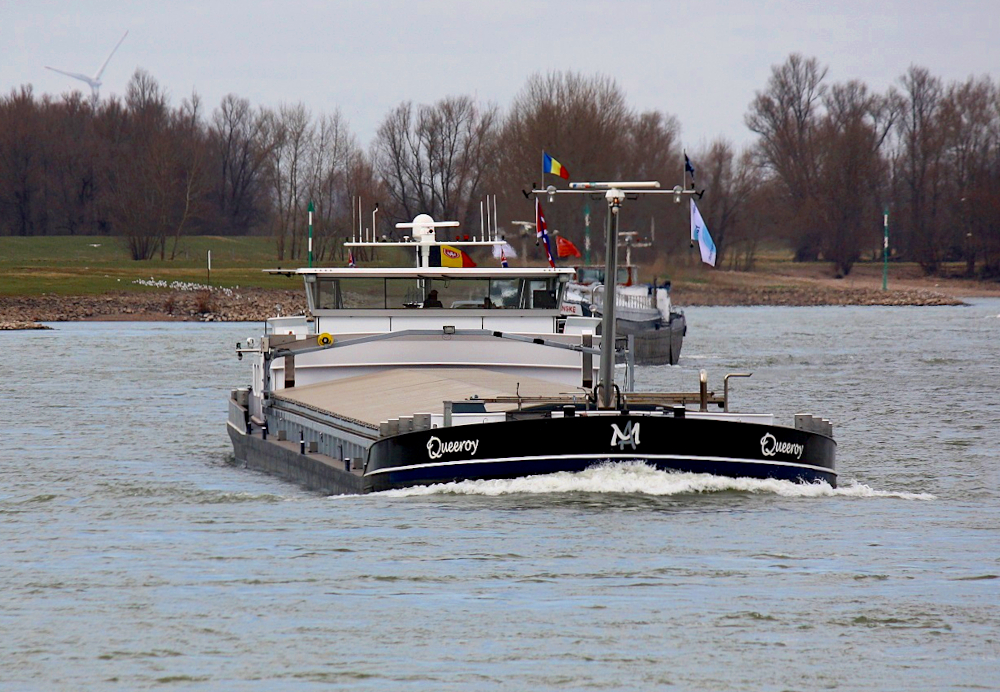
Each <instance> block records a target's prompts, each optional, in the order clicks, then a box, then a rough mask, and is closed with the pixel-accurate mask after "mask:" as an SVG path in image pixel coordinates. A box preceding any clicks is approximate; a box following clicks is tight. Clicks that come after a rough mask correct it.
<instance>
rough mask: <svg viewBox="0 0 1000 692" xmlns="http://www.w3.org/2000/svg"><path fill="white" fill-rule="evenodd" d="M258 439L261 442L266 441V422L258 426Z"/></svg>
mask: <svg viewBox="0 0 1000 692" xmlns="http://www.w3.org/2000/svg"><path fill="white" fill-rule="evenodd" d="M260 438H261V439H262V440H266V439H267V421H264V425H262V426H260Z"/></svg>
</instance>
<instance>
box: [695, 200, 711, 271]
mask: <svg viewBox="0 0 1000 692" xmlns="http://www.w3.org/2000/svg"><path fill="white" fill-rule="evenodd" d="M691 242H692V243H695V242H697V243H698V249H699V250H701V261H702V262H704V263H705V264H711V265H712V266H713V267H714V266H715V242H714V241H713V240H712V235H711V234H710V233H709V232H708V226H706V225H705V219H703V218H701V212H700V211H698V205H697V204H695V203H694V200H693V199H692V200H691Z"/></svg>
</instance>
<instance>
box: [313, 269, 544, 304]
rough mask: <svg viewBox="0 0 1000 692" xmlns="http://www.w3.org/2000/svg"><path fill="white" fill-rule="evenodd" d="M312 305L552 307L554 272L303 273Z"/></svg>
mask: <svg viewBox="0 0 1000 692" xmlns="http://www.w3.org/2000/svg"><path fill="white" fill-rule="evenodd" d="M305 281H306V288H307V292H308V294H309V302H310V309H312V310H376V309H379V310H409V309H413V310H417V309H428V308H429V309H444V310H502V309H506V310H552V309H555V308H557V307H558V306H559V300H560V298H561V296H562V287H563V285H564V284H563V283H562V282H561V281H560V280H559V277H545V278H537V279H536V278H527V279H526V278H495V277H481V278H478V277H475V278H474V277H469V278H451V277H419V278H418V277H411V278H398V279H397V278H368V277H358V278H354V277H338V278H331V277H324V276H322V275H307V276H306V277H305Z"/></svg>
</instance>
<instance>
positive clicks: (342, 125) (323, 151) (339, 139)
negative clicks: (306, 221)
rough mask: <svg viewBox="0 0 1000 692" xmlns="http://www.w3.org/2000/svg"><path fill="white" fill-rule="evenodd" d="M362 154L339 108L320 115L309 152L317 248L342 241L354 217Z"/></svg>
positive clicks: (322, 250) (325, 248)
mask: <svg viewBox="0 0 1000 692" xmlns="http://www.w3.org/2000/svg"><path fill="white" fill-rule="evenodd" d="M359 156H361V152H360V150H359V148H358V144H357V140H356V139H355V137H354V135H352V134H351V132H350V130H349V129H348V127H347V123H346V121H345V120H344V119H343V118H342V117H341V115H340V113H339V112H335V113H334V114H332V115H327V116H324V117H322V118H320V119H319V122H318V123H317V124H316V129H315V135H314V137H313V142H312V149H311V151H310V153H309V166H308V169H309V184H308V187H309V199H310V200H311V201H312V202H313V203H314V206H315V214H314V224H313V225H314V251H315V255H316V256H317V257H323V256H324V255H326V253H327V251H328V249H329V246H330V245H337V244H339V243H340V242H341V241H342V239H343V238H344V235H345V233H346V231H347V230H348V228H349V227H350V218H351V209H352V203H351V190H350V185H349V181H350V174H351V167H352V166H353V165H354V164H355V161H356V158H357V157H359Z"/></svg>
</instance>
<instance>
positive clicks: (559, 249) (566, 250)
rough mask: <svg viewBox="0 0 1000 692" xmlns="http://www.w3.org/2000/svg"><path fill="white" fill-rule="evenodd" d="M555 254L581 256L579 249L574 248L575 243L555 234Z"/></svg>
mask: <svg viewBox="0 0 1000 692" xmlns="http://www.w3.org/2000/svg"><path fill="white" fill-rule="evenodd" d="M556 254H557V255H559V256H560V257H583V255H581V254H580V251H579V250H577V249H576V245H574V244H573V243H571V242H570V241H568V240H566V239H565V238H563V237H562V236H561V235H557V236H556Z"/></svg>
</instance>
